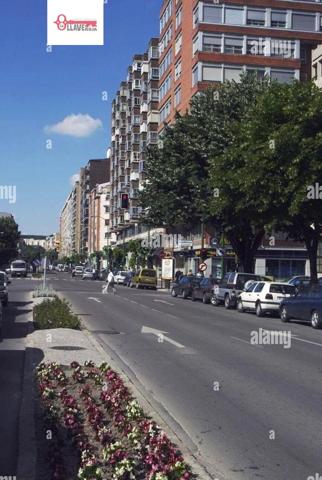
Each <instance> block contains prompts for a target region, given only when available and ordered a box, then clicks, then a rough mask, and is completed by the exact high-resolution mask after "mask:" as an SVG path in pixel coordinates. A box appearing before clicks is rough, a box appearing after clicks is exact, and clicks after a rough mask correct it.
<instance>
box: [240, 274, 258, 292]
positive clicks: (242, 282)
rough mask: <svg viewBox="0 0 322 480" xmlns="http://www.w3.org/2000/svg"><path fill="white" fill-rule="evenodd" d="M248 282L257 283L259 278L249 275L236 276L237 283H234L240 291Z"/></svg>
mask: <svg viewBox="0 0 322 480" xmlns="http://www.w3.org/2000/svg"><path fill="white" fill-rule="evenodd" d="M248 280H255V281H259V280H260V276H259V275H251V274H249V275H243V274H240V275H238V277H237V282H236V286H237V288H239V289H241V290H242V289H243V288H244V286H245V283H246V282H248Z"/></svg>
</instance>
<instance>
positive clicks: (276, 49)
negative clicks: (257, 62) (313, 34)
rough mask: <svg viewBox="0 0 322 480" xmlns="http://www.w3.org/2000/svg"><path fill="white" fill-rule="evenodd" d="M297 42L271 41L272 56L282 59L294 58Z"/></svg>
mask: <svg viewBox="0 0 322 480" xmlns="http://www.w3.org/2000/svg"><path fill="white" fill-rule="evenodd" d="M294 55H295V42H292V41H291V40H277V39H272V40H271V56H272V57H281V58H294Z"/></svg>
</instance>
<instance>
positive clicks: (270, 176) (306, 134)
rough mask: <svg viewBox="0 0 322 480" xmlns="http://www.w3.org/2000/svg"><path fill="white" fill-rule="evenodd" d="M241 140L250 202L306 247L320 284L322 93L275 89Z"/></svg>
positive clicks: (297, 87)
mask: <svg viewBox="0 0 322 480" xmlns="http://www.w3.org/2000/svg"><path fill="white" fill-rule="evenodd" d="M241 134H242V137H243V143H240V145H239V152H238V155H239V156H242V157H243V159H244V161H245V168H244V170H243V171H241V172H240V177H241V178H242V179H243V181H242V188H243V195H244V201H245V202H246V203H250V204H252V206H253V209H257V210H258V212H259V214H260V215H263V217H264V218H265V217H266V224H267V226H268V227H269V228H275V229H279V230H283V231H284V232H286V233H287V234H288V236H289V237H290V238H293V239H295V240H299V241H303V242H305V245H306V248H307V251H308V255H309V259H310V269H311V280H312V281H317V250H318V244H319V241H320V240H321V228H322V195H320V196H319V194H318V192H316V191H315V188H314V187H315V185H316V184H318V186H319V183H318V182H319V181H321V179H322V162H321V158H322V92H321V90H320V89H318V88H317V87H316V86H315V85H314V84H313V83H310V82H307V83H300V82H295V83H293V84H291V85H285V84H284V85H281V84H278V83H273V84H272V85H271V87H270V89H269V90H267V91H266V92H265V94H264V95H263V96H262V97H261V98H259V100H258V102H257V103H256V104H254V106H253V108H252V110H251V111H250V113H249V119H248V121H247V122H245V123H244V124H243V125H242V128H241ZM233 156H234V158H236V157H237V152H236V151H235V154H234V155H233ZM267 212H269V214H270V217H271V218H267Z"/></svg>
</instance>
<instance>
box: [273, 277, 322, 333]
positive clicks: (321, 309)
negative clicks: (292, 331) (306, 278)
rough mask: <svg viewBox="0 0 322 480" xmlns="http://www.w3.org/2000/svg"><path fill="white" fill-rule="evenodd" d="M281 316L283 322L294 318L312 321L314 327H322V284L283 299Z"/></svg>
mask: <svg viewBox="0 0 322 480" xmlns="http://www.w3.org/2000/svg"><path fill="white" fill-rule="evenodd" d="M280 317H281V320H282V322H288V321H289V320H291V319H292V318H294V319H297V320H303V321H305V322H308V323H310V324H311V325H312V327H313V328H322V285H321V284H320V283H319V284H316V285H312V286H310V287H308V288H306V289H304V290H301V291H299V292H298V293H297V295H296V296H294V297H290V298H285V299H283V300H282V302H281V305H280Z"/></svg>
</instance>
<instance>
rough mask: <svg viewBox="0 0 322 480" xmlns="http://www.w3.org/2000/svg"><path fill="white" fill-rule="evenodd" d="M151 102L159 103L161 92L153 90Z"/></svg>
mask: <svg viewBox="0 0 322 480" xmlns="http://www.w3.org/2000/svg"><path fill="white" fill-rule="evenodd" d="M151 100H154V101H158V100H159V90H157V89H152V90H151Z"/></svg>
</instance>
